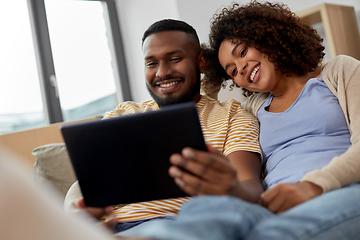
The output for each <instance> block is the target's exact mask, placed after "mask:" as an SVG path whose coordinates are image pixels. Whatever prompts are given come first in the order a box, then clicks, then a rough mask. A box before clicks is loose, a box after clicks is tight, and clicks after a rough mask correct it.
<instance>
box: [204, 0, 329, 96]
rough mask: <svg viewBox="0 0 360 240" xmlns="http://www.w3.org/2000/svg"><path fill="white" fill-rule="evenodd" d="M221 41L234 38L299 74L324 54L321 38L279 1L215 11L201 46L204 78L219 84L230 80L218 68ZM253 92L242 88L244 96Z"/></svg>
mask: <svg viewBox="0 0 360 240" xmlns="http://www.w3.org/2000/svg"><path fill="white" fill-rule="evenodd" d="M224 40H235V41H239V42H241V43H244V44H245V45H246V46H247V47H254V48H256V49H257V50H258V51H260V52H261V53H263V54H266V55H267V56H268V58H269V61H271V62H273V63H274V65H275V68H276V69H279V70H281V71H282V73H284V74H288V75H298V76H302V75H305V74H307V73H309V72H312V71H314V70H315V69H316V68H317V67H318V66H319V64H320V63H321V61H322V59H323V57H324V52H323V51H324V49H325V48H324V46H323V45H322V42H323V39H322V38H321V37H320V36H319V35H318V33H317V31H316V30H315V29H313V28H312V27H311V26H309V25H307V24H306V23H304V22H302V21H301V20H300V18H299V17H297V16H296V15H295V14H294V13H293V12H291V11H290V9H289V8H288V7H287V6H285V5H284V4H281V3H270V2H266V3H259V2H257V1H251V2H250V3H249V4H247V5H242V6H240V5H239V4H237V3H235V4H233V5H232V6H230V7H229V8H224V9H223V10H222V11H221V12H220V13H219V14H215V15H214V17H213V18H212V21H211V29H210V35H209V45H207V46H205V45H203V46H202V50H203V52H204V55H205V56H206V57H207V58H208V65H207V68H206V70H205V76H206V80H207V81H209V82H212V84H218V85H219V84H222V83H223V81H224V80H228V79H230V77H229V76H228V75H227V74H226V72H225V71H224V70H223V68H222V67H221V65H220V63H219V60H218V52H219V48H220V45H221V43H222V42H223V41H224ZM251 94H252V92H249V91H247V90H245V92H244V95H245V96H250V95H251Z"/></svg>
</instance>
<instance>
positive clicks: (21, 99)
mask: <svg viewBox="0 0 360 240" xmlns="http://www.w3.org/2000/svg"><path fill="white" fill-rule="evenodd" d="M0 23H1V32H2V34H1V37H0V66H1V71H0V134H2V133H8V132H12V131H18V130H24V129H28V128H33V127H40V126H43V125H45V120H44V114H43V104H42V98H41V91H40V82H39V77H38V72H37V66H36V58H35V51H34V44H33V39H32V34H31V27H30V19H29V11H28V5H27V1H26V0H17V1H3V2H2V3H1V8H0Z"/></svg>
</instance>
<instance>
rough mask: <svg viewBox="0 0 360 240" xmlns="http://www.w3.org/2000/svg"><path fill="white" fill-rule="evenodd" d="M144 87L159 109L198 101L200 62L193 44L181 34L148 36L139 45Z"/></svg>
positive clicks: (202, 63)
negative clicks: (141, 44) (143, 65)
mask: <svg viewBox="0 0 360 240" xmlns="http://www.w3.org/2000/svg"><path fill="white" fill-rule="evenodd" d="M143 53H144V59H145V78H146V86H147V88H148V90H149V92H150V94H151V96H152V97H153V98H154V100H155V101H156V102H157V103H158V105H159V107H162V106H167V105H171V104H176V103H183V102H189V101H193V102H197V101H198V100H199V99H200V72H202V71H203V69H199V66H200V67H201V68H203V67H205V63H204V59H203V57H202V56H200V50H199V48H198V47H197V46H196V44H195V42H194V40H193V39H192V38H191V37H189V36H188V35H187V34H186V33H185V32H182V31H164V32H159V33H154V34H151V35H150V36H148V37H147V38H146V39H145V41H144V44H143Z"/></svg>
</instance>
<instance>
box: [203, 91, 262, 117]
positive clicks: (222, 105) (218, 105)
mask: <svg viewBox="0 0 360 240" xmlns="http://www.w3.org/2000/svg"><path fill="white" fill-rule="evenodd" d="M198 109H199V112H201V113H205V112H206V113H207V114H206V116H208V117H210V116H214V115H216V116H220V115H223V117H224V119H226V118H229V117H230V118H233V117H239V116H241V117H245V118H249V119H255V118H254V117H253V116H252V115H251V114H250V113H248V112H246V111H245V110H244V109H243V108H242V107H241V103H240V102H239V101H237V100H235V99H229V100H227V101H224V102H220V101H218V100H216V99H213V98H209V97H205V96H202V98H201V100H200V102H199V104H198ZM225 116H226V118H225Z"/></svg>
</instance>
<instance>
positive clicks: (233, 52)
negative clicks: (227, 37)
mask: <svg viewBox="0 0 360 240" xmlns="http://www.w3.org/2000/svg"><path fill="white" fill-rule="evenodd" d="M238 47H240V44H239V43H238V44H236V45H235V47H234V48H233V50H232V51H231V55H235V52H236V49H238Z"/></svg>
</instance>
